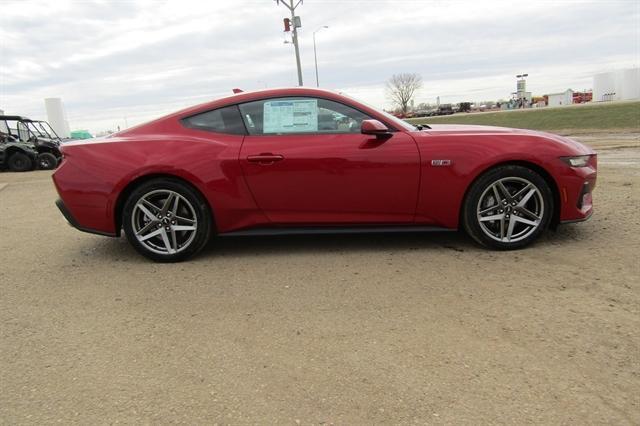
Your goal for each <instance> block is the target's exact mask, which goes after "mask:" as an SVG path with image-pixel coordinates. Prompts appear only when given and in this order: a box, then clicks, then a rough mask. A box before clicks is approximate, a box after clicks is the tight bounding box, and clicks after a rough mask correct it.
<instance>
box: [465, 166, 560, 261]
mask: <svg viewBox="0 0 640 426" xmlns="http://www.w3.org/2000/svg"><path fill="white" fill-rule="evenodd" d="M500 185H502V186H500ZM495 191H498V193H496V192H495ZM504 191H506V194H505V192H504ZM529 193H530V194H529ZM527 195H529V197H528V198H527ZM505 200H506V202H505ZM523 203H524V204H523ZM521 204H522V205H521ZM553 211H554V197H553V194H552V192H551V188H549V184H548V183H547V181H546V180H545V179H544V178H543V177H542V176H540V175H539V174H538V173H536V172H535V171H533V170H531V169H529V168H527V167H523V166H516V165H506V166H500V167H496V168H495V169H492V170H489V171H488V172H486V173H484V174H483V175H481V176H480V177H479V178H478V179H476V181H475V182H474V183H473V184H472V185H471V188H470V189H469V191H468V193H467V196H466V198H465V201H464V206H463V211H462V223H463V226H464V229H465V231H466V232H467V234H469V236H471V238H473V239H474V240H475V241H476V242H478V243H479V244H481V245H482V246H485V247H489V248H492V249H496V250H515V249H519V248H523V247H525V246H527V245H529V244H531V243H532V242H534V241H535V240H536V239H537V238H538V237H539V236H540V235H541V234H542V233H543V232H544V231H545V230H546V229H547V228H548V226H549V223H550V221H551V217H552V216H553ZM480 217H482V220H481V219H480ZM492 218H495V219H493V220H492ZM524 221H528V223H525V222H524ZM512 223H513V225H512Z"/></svg>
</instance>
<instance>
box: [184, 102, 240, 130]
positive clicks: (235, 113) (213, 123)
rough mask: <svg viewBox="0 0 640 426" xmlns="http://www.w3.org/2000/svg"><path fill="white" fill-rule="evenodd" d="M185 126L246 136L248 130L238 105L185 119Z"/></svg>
mask: <svg viewBox="0 0 640 426" xmlns="http://www.w3.org/2000/svg"><path fill="white" fill-rule="evenodd" d="M182 123H183V125H184V126H186V127H189V128H191V129H199V130H206V131H209V132H215V133H227V134H232V135H244V134H246V130H245V127H244V123H243V122H242V117H241V116H240V111H239V110H238V106H237V105H232V106H228V107H224V108H218V109H214V110H212V111H207V112H202V113H200V114H196V115H192V116H191V117H187V118H183V119H182Z"/></svg>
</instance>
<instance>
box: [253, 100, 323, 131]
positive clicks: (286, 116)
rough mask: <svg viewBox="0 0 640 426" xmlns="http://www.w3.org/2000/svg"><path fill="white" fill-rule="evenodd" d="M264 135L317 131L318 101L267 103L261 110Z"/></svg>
mask: <svg viewBox="0 0 640 426" xmlns="http://www.w3.org/2000/svg"><path fill="white" fill-rule="evenodd" d="M263 117H264V126H263V132H264V133H298V132H317V131H318V100H317V99H289V100H284V101H267V102H265V103H264V108H263Z"/></svg>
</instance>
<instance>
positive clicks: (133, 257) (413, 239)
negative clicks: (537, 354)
mask: <svg viewBox="0 0 640 426" xmlns="http://www.w3.org/2000/svg"><path fill="white" fill-rule="evenodd" d="M591 237H592V236H591V235H590V232H587V231H586V230H585V229H584V226H580V224H569V225H563V226H560V227H559V228H558V230H556V231H552V230H549V231H547V232H546V233H545V234H544V235H543V236H542V238H540V240H539V241H537V242H536V243H535V244H534V245H533V247H541V246H545V245H546V246H548V248H549V249H551V248H552V247H553V248H557V247H558V246H563V245H565V244H566V243H575V242H580V241H582V240H585V239H590V238H591ZM80 245H81V247H79V248H78V251H79V254H80V255H84V256H86V257H88V256H91V257H94V258H96V257H97V258H101V259H105V260H111V261H114V262H127V263H130V262H135V263H148V262H149V261H148V260H147V259H145V258H144V257H143V256H142V255H140V254H138V253H137V252H136V251H135V250H134V249H133V247H131V245H129V243H128V242H127V240H126V238H125V237H121V238H98V237H96V238H90V239H87V240H86V241H83V242H82V243H81V244H80ZM413 250H421V251H425V252H434V253H436V252H439V253H442V252H444V251H445V250H448V251H451V252H456V253H465V252H466V253H474V252H477V253H481V252H486V251H487V250H486V249H483V248H482V247H480V246H479V245H477V244H475V243H474V242H473V241H472V240H471V239H470V238H469V237H468V236H467V235H466V234H465V233H463V232H422V233H402V232H400V233H382V234H375V233H374V234H336V235H330V234H327V235H281V236H246V237H219V238H213V239H212V240H211V241H210V243H209V244H208V245H207V246H206V247H205V248H204V250H202V252H201V253H200V254H198V255H197V256H195V257H194V258H193V259H191V260H190V261H207V260H215V259H216V258H220V257H245V258H246V259H251V258H254V257H259V256H291V255H297V254H303V255H305V254H318V255H321V254H335V253H359V252H365V253H388V252H395V251H413ZM523 250H524V251H526V250H527V249H526V248H525V249H523ZM494 253H499V252H494Z"/></svg>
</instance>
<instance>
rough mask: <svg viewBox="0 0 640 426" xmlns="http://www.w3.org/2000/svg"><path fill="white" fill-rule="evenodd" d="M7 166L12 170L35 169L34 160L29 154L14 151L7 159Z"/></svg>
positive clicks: (24, 170)
mask: <svg viewBox="0 0 640 426" xmlns="http://www.w3.org/2000/svg"><path fill="white" fill-rule="evenodd" d="M7 166H9V170H11V171H12V172H26V171H29V170H31V169H33V161H31V158H29V156H28V155H25V154H23V153H21V152H14V153H13V154H11V156H10V157H9V161H7Z"/></svg>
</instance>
